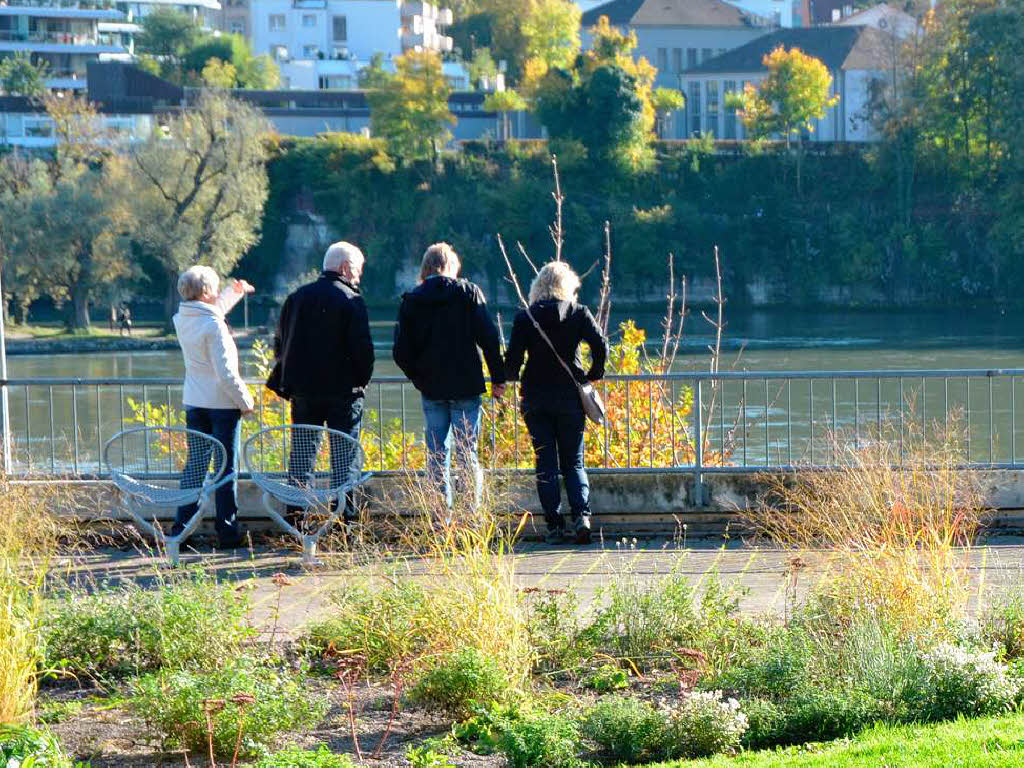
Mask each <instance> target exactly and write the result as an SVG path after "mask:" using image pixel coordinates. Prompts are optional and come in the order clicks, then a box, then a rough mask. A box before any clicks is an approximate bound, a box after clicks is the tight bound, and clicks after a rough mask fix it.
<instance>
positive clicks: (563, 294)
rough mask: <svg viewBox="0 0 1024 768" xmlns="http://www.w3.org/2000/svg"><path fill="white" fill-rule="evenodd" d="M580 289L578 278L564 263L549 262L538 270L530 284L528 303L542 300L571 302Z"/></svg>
mask: <svg viewBox="0 0 1024 768" xmlns="http://www.w3.org/2000/svg"><path fill="white" fill-rule="evenodd" d="M579 289H580V278H579V276H578V275H577V274H576V273H575V272H574V271H573V268H572V267H570V266H569V265H568V264H566V263H565V262H564V261H551V262H548V263H547V264H545V265H544V266H543V267H541V268H540V272H538V273H537V276H536V277H535V278H533V282H532V283H530V303H531V304H535V303H536V302H538V301H544V299H557V300H558V301H572V300H573V299H575V298H576V292H577V291H578V290H579Z"/></svg>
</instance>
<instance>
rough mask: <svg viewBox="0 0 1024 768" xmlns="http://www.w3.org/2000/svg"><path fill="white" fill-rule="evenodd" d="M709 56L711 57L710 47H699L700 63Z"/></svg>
mask: <svg viewBox="0 0 1024 768" xmlns="http://www.w3.org/2000/svg"><path fill="white" fill-rule="evenodd" d="M710 58H711V49H710V48H701V49H700V63H701V64H703V63H704V62H705V61H708V60H709V59H710Z"/></svg>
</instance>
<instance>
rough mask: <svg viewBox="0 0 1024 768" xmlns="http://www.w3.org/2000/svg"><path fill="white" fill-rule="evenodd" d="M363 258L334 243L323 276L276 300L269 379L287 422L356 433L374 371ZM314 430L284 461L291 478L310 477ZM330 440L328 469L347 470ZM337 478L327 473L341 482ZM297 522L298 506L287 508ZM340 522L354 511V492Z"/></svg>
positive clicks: (315, 438)
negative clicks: (286, 409)
mask: <svg viewBox="0 0 1024 768" xmlns="http://www.w3.org/2000/svg"><path fill="white" fill-rule="evenodd" d="M364 262H365V258H364V257H363V253H362V251H360V250H359V249H358V248H357V247H356V246H354V245H352V244H351V243H345V242H339V243H334V244H333V245H331V246H330V247H329V248H328V249H327V253H326V254H325V255H324V265H323V269H324V271H323V273H322V274H321V275H320V277H319V278H318V279H317V280H315V281H313V282H312V283H309V284H308V285H304V286H302V287H301V288H299V289H297V290H296V291H295V292H294V293H292V294H291V295H290V296H289V297H288V298H287V299H285V302H284V306H283V307H281V317H280V320H279V322H278V328H277V333H276V335H275V336H274V353H275V354H276V356H277V364H276V365H275V368H274V372H273V373H272V374H271V380H270V381H268V383H267V386H268V387H269V388H270V389H271V390H273V391H275V392H277V393H278V394H279V395H281V396H282V397H284V398H286V399H288V400H290V401H291V406H292V423H293V424H313V425H316V426H324V425H326V426H327V427H329V428H331V429H336V430H339V431H341V432H344V433H346V434H348V435H351V436H352V437H353V438H354V439H356V440H358V439H359V428H360V426H361V424H362V420H363V391H364V389H365V387H366V385H367V384H368V383H369V381H370V377H371V376H372V375H373V362H374V354H373V340H372V339H371V338H370V322H369V318H368V316H367V313H366V304H365V302H364V301H363V298H362V296H360V294H359V287H358V286H359V279H360V277H361V276H362V273H363V264H364ZM318 441H319V434H316V435H306V434H303V433H302V432H297V433H296V434H295V435H294V436H293V445H292V452H291V456H290V458H289V462H288V474H289V476H290V477H292V478H294V479H296V480H298V481H301V480H302V479H304V478H308V477H309V473H310V472H311V471H312V469H313V460H314V458H315V456H316V453H317V451H318V450H319V444H318ZM336 453H337V450H336V448H335V446H334V445H333V444H332V445H331V471H332V474H334V473H338V474H340V473H341V472H342V471H344V469H345V468H343V467H342V466H341V465H342V457H340V456H337V455H336ZM341 479H342V478H341V477H332V480H333V481H334V482H339V481H340V480H341ZM288 513H289V516H290V517H291V518H292V521H293V523H294V522H296V521H297V520H296V513H297V509H294V508H289V510H288ZM344 514H345V521H346V523H351V522H352V521H353V520H354V519H355V518H356V512H355V509H354V506H353V503H352V497H351V495H349V497H348V498H347V500H346V504H345V512H344Z"/></svg>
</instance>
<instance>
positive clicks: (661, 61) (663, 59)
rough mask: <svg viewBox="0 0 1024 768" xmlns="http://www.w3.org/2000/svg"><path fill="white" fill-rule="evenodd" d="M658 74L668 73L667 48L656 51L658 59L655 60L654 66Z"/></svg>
mask: <svg viewBox="0 0 1024 768" xmlns="http://www.w3.org/2000/svg"><path fill="white" fill-rule="evenodd" d="M654 66H656V67H657V68H658V71H659V72H667V71H668V48H659V49H658V58H657V59H656V60H655V64H654Z"/></svg>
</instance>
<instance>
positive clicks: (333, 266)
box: [324, 241, 366, 272]
mask: <svg viewBox="0 0 1024 768" xmlns="http://www.w3.org/2000/svg"><path fill="white" fill-rule="evenodd" d="M351 261H366V257H365V256H363V252H362V251H361V250H359V249H358V248H357V247H356V246H354V245H352V243H346V242H344V241H340V242H337V243H331V245H330V246H329V247H328V248H327V253H325V254H324V272H338V271H339V270H341V266H342V265H343V264H348V263H349V262H351Z"/></svg>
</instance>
